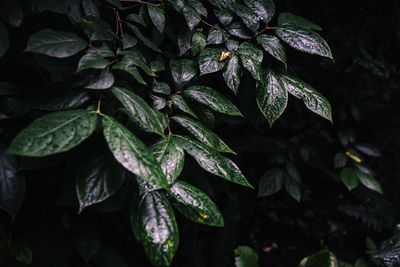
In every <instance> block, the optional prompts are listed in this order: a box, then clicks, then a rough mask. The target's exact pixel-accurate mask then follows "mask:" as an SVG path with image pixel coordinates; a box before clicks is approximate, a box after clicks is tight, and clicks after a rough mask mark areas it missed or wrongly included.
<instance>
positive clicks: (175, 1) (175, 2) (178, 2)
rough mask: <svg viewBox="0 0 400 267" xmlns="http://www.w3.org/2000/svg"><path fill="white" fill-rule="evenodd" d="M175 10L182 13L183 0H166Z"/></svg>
mask: <svg viewBox="0 0 400 267" xmlns="http://www.w3.org/2000/svg"><path fill="white" fill-rule="evenodd" d="M167 1H168V2H169V3H170V4H171V5H172V6H173V7H174V8H175V10H176V11H177V12H179V13H182V9H183V7H184V6H185V2H184V1H183V0H167Z"/></svg>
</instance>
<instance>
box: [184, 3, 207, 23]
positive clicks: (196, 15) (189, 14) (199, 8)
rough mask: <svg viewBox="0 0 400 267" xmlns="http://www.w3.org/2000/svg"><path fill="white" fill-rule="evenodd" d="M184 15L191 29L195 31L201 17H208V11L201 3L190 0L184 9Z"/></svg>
mask: <svg viewBox="0 0 400 267" xmlns="http://www.w3.org/2000/svg"><path fill="white" fill-rule="evenodd" d="M183 15H184V16H185V19H186V21H187V25H188V27H189V29H190V30H193V28H194V27H196V26H197V25H198V24H199V23H200V21H201V15H203V16H205V17H207V9H205V8H204V6H203V5H202V4H201V2H200V1H195V0H189V1H187V3H186V4H185V6H184V7H183Z"/></svg>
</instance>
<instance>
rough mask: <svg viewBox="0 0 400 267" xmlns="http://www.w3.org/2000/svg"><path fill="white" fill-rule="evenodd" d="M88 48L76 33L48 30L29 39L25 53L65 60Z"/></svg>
mask: <svg viewBox="0 0 400 267" xmlns="http://www.w3.org/2000/svg"><path fill="white" fill-rule="evenodd" d="M86 46H87V44H86V42H85V41H84V40H82V39H81V38H79V37H78V36H76V35H75V34H74V33H70V32H60V31H54V30H50V29H46V30H41V31H39V32H36V33H34V34H33V35H32V36H31V37H30V38H29V40H28V44H27V47H26V50H25V51H30V52H34V53H39V54H44V55H47V56H51V57H57V58H64V57H69V56H72V55H75V54H76V53H78V52H80V51H82V50H83V49H85V47H86Z"/></svg>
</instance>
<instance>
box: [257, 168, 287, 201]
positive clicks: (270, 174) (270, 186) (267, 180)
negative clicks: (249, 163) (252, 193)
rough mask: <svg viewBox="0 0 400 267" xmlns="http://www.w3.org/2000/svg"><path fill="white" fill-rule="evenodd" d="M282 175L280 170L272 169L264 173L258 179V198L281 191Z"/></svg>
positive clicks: (282, 172)
mask: <svg viewBox="0 0 400 267" xmlns="http://www.w3.org/2000/svg"><path fill="white" fill-rule="evenodd" d="M284 174H285V173H284V171H283V170H282V169H272V170H268V171H267V172H266V173H264V174H263V175H262V176H261V178H260V185H259V188H258V196H259V197H268V196H270V195H272V194H275V193H276V192H278V191H279V190H281V189H282V185H283V177H284Z"/></svg>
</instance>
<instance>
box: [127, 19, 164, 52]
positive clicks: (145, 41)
mask: <svg viewBox="0 0 400 267" xmlns="http://www.w3.org/2000/svg"><path fill="white" fill-rule="evenodd" d="M126 25H128V27H129V28H130V29H131V30H132V31H133V33H134V34H135V37H137V38H138V39H139V40H140V41H142V42H143V44H144V45H145V46H147V47H148V48H150V49H152V50H154V51H156V52H161V50H160V48H158V47H157V46H156V45H155V44H154V43H153V42H152V41H151V40H150V39H149V38H147V37H145V36H144V35H143V34H142V32H141V31H140V30H139V28H138V27H136V26H134V25H132V24H130V23H126Z"/></svg>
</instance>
